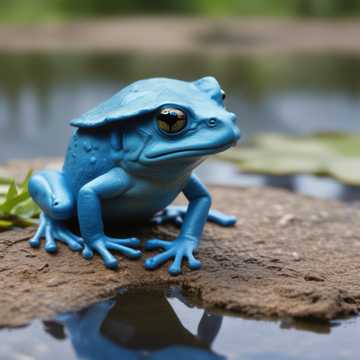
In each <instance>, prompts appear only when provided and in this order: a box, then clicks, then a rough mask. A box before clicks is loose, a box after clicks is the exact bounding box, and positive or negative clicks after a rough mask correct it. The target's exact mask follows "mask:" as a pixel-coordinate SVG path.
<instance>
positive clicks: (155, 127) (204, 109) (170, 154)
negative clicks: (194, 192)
mask: <svg viewBox="0 0 360 360" xmlns="http://www.w3.org/2000/svg"><path fill="white" fill-rule="evenodd" d="M224 98H225V93H224V91H223V90H222V89H221V87H220V85H219V83H218V82H217V80H216V79H215V78H213V77H210V76H207V77H204V78H201V79H199V80H197V81H194V82H186V81H180V80H175V79H167V78H154V79H147V80H141V81H137V82H135V83H133V84H132V85H130V86H128V87H126V88H124V89H123V90H122V91H120V92H119V93H118V94H116V95H115V96H114V97H112V98H111V99H110V100H108V101H107V102H105V103H104V104H102V105H100V106H99V107H97V108H95V109H94V110H91V111H90V112H88V113H87V114H85V115H83V116H82V117H81V118H79V119H76V120H73V122H72V125H75V126H79V127H98V126H104V125H108V124H112V125H111V126H113V127H116V128H117V127H118V129H120V130H121V129H124V131H120V132H122V133H123V134H125V135H124V137H123V139H122V141H121V144H122V145H121V146H123V148H124V150H125V153H126V154H128V157H129V158H132V159H133V160H135V159H136V161H138V162H140V163H142V164H154V163H159V162H164V161H172V160H177V161H178V160H179V159H189V161H190V162H191V161H193V162H196V161H199V159H202V158H204V157H206V156H207V155H210V154H214V153H218V152H221V151H224V150H226V149H227V148H229V147H230V146H232V145H234V144H235V143H236V142H237V140H239V138H240V131H239V129H238V127H237V126H236V116H235V114H233V113H231V112H229V111H227V110H226V109H225V107H224Z"/></svg>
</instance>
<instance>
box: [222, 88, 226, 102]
mask: <svg viewBox="0 0 360 360" xmlns="http://www.w3.org/2000/svg"><path fill="white" fill-rule="evenodd" d="M221 98H222V100H223V101H224V100H225V99H226V92H225V91H224V90H221Z"/></svg>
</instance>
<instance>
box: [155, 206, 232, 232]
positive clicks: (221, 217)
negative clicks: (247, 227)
mask: <svg viewBox="0 0 360 360" xmlns="http://www.w3.org/2000/svg"><path fill="white" fill-rule="evenodd" d="M186 212H187V207H186V206H168V207H167V208H166V209H164V210H163V211H162V212H160V213H158V214H156V215H155V216H154V217H153V219H152V222H153V223H154V224H156V225H160V224H164V223H169V222H172V223H174V224H175V225H177V226H181V225H182V223H183V221H184V217H185V215H186ZM207 221H209V222H212V223H214V224H217V225H220V226H225V227H228V226H234V225H235V224H236V217H235V216H232V215H226V214H223V213H222V212H220V211H217V210H210V211H209V214H208V217H207Z"/></svg>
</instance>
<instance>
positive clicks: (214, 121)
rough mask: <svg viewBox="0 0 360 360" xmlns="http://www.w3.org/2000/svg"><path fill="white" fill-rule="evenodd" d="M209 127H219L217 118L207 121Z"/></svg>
mask: <svg viewBox="0 0 360 360" xmlns="http://www.w3.org/2000/svg"><path fill="white" fill-rule="evenodd" d="M207 124H208V126H209V127H215V126H216V125H217V120H216V119H215V118H211V119H209V120H208V121H207Z"/></svg>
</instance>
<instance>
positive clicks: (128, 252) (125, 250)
mask: <svg viewBox="0 0 360 360" xmlns="http://www.w3.org/2000/svg"><path fill="white" fill-rule="evenodd" d="M106 247H107V248H108V249H110V250H116V251H118V252H120V253H122V254H124V255H125V256H127V257H129V258H131V259H137V258H139V257H140V256H141V251H140V250H135V249H132V248H129V247H127V246H124V245H120V244H118V243H115V242H113V241H109V242H107V244H106Z"/></svg>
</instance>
